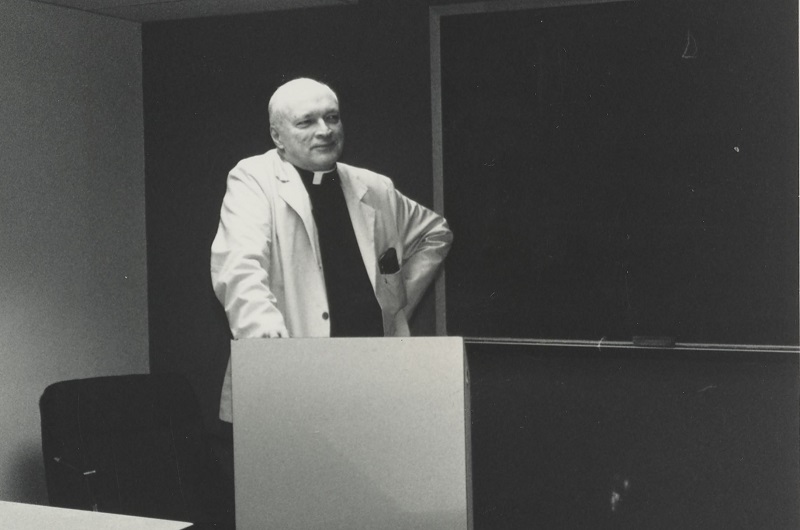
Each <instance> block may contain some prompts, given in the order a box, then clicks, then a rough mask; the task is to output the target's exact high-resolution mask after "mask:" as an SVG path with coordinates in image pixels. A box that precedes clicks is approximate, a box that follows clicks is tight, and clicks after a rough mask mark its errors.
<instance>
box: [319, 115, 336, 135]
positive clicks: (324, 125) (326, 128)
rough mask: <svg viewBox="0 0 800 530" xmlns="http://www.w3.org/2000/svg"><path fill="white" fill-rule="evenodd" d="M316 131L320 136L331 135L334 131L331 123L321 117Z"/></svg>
mask: <svg viewBox="0 0 800 530" xmlns="http://www.w3.org/2000/svg"><path fill="white" fill-rule="evenodd" d="M316 133H317V134H318V135H320V136H329V135H330V134H331V133H333V129H331V127H330V125H328V122H326V121H325V120H324V119H322V118H320V120H319V121H318V122H317V131H316Z"/></svg>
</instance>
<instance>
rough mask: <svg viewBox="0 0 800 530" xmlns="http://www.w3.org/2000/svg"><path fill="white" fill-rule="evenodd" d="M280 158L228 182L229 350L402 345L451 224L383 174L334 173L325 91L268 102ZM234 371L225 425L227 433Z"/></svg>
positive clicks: (329, 101) (339, 133)
mask: <svg viewBox="0 0 800 530" xmlns="http://www.w3.org/2000/svg"><path fill="white" fill-rule="evenodd" d="M269 122H270V135H271V137H272V140H273V143H274V144H275V149H273V150H270V151H268V152H267V153H265V154H262V155H258V156H255V157H252V158H247V159H245V160H242V161H241V162H239V164H237V166H236V167H235V168H233V170H231V172H230V174H229V175H228V187H227V191H226V193H225V198H224V200H223V203H222V209H221V211H220V222H219V228H218V231H217V235H216V238H215V239H214V243H213V244H212V247H211V277H212V283H213V287H214V292H215V293H216V295H217V297H218V298H219V300H220V302H221V303H222V305H223V306H224V307H225V311H226V314H227V316H228V323H229V325H230V328H231V332H232V334H233V337H234V338H235V339H240V338H259V337H261V338H286V337H369V336H407V335H409V328H408V319H409V318H410V316H411V315H412V314H413V312H414V309H415V308H416V306H417V304H418V303H419V301H420V299H421V298H422V295H423V294H424V293H425V291H426V290H427V289H428V287H429V286H430V284H431V283H432V281H433V279H434V276H435V274H436V272H437V270H438V269H439V267H440V265H441V264H442V261H443V260H444V259H445V257H446V255H447V252H448V250H449V248H450V244H451V242H452V238H453V236H452V233H451V232H450V230H449V228H448V226H447V222H446V221H445V220H444V219H443V218H442V217H441V216H439V215H438V214H436V213H434V212H433V211H431V210H429V209H428V208H425V207H424V206H421V205H420V204H418V203H416V202H414V201H413V200H411V199H409V198H408V197H406V196H404V195H403V194H401V193H400V192H399V191H397V190H396V189H395V187H394V184H393V183H392V181H391V180H390V179H389V178H388V177H385V176H383V175H379V174H377V173H373V172H371V171H368V170H366V169H361V168H356V167H353V166H349V165H347V164H343V163H341V162H339V158H340V157H341V154H342V149H343V147H344V130H343V128H342V120H341V116H340V114H339V101H338V98H337V96H336V94H335V93H334V92H333V90H331V89H330V88H329V87H328V86H327V85H325V84H322V83H319V82H317V81H314V80H312V79H305V78H301V79H295V80H293V81H290V82H288V83H286V84H284V85H282V86H281V87H279V88H278V89H277V90H276V91H275V93H274V94H273V96H272V98H271V99H270V102H269ZM230 399H231V394H230V364H229V365H228V370H227V373H226V376H225V382H224V384H223V390H222V398H221V402H220V419H222V420H223V421H225V422H231V421H232V418H231V402H230Z"/></svg>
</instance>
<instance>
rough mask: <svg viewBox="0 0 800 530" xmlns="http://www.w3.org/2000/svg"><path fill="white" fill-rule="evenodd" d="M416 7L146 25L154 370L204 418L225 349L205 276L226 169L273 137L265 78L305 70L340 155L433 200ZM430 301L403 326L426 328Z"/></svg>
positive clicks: (273, 81) (423, 12) (421, 30)
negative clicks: (328, 90)
mask: <svg viewBox="0 0 800 530" xmlns="http://www.w3.org/2000/svg"><path fill="white" fill-rule="evenodd" d="M427 16H428V12H427V6H424V5H422V4H421V3H420V4H419V5H418V4H417V3H412V2H406V3H404V4H403V6H402V10H401V8H400V7H395V4H394V3H392V2H386V3H381V5H380V6H377V5H373V4H372V3H370V2H365V3H361V4H359V5H357V6H343V7H334V8H315V9H303V10H296V11H286V12H275V13H267V14H261V15H248V16H235V17H217V18H208V19H197V20H185V21H172V22H163V23H148V24H145V25H144V27H143V30H142V35H143V37H142V39H143V82H144V120H145V158H146V201H147V204H146V208H147V242H148V249H147V253H148V278H149V287H148V294H149V320H150V348H151V369H152V371H154V372H160V371H170V370H176V371H180V372H183V373H185V374H187V375H188V376H189V377H190V379H191V380H192V382H193V383H194V386H195V388H196V389H197V391H198V394H199V397H200V399H201V402H202V406H203V409H204V410H205V411H206V418H207V420H208V421H209V422H211V420H213V418H214V417H215V414H216V410H215V409H216V406H217V400H218V394H219V387H220V385H221V378H222V374H223V372H224V367H225V363H226V360H227V356H228V355H229V343H228V341H229V337H228V331H227V323H226V321H225V317H224V314H223V312H222V311H221V308H220V307H219V304H218V303H217V301H216V299H215V297H214V294H213V292H212V289H211V280H210V276H209V249H210V245H211V241H212V240H213V237H214V234H215V231H216V227H217V222H218V219H219V206H220V203H221V201H222V197H223V194H224V191H225V179H226V176H227V173H228V171H229V170H230V169H231V168H232V167H233V166H234V165H235V164H236V162H237V161H238V160H240V159H242V158H245V157H247V156H251V155H254V154H258V153H262V152H264V151H266V150H267V149H268V148H271V147H272V145H271V141H270V139H269V132H268V124H267V111H266V109H267V102H268V100H269V97H270V95H271V94H272V92H273V91H274V90H275V88H277V86H279V85H280V84H281V83H282V82H284V81H287V80H289V79H292V78H294V77H298V76H309V77H314V78H317V79H320V80H323V81H325V82H327V83H329V84H330V85H331V86H332V87H333V88H334V90H336V91H337V93H338V95H339V99H340V102H341V108H342V119H343V123H344V126H345V134H346V146H345V153H344V156H343V159H342V160H343V161H344V162H347V163H350V164H354V165H358V166H363V167H367V168H370V169H373V170H375V171H378V172H381V173H384V174H386V175H388V176H390V177H392V178H393V179H394V181H395V184H396V185H397V187H398V189H400V190H401V191H402V192H404V193H405V194H406V195H408V196H410V197H412V198H414V199H416V200H418V201H420V202H421V203H423V204H426V205H428V206H432V169H431V164H432V161H431V160H432V156H431V132H430V123H431V119H430V81H429V77H430V75H429V55H428V54H429V51H428V19H427ZM432 302H433V297H432V296H431V295H430V293H429V295H428V297H427V298H426V300H425V301H424V303H423V305H422V306H421V307H420V310H419V311H418V313H417V315H415V318H414V320H413V321H412V332H413V333H414V334H417V335H432V334H434V331H435V327H434V322H433V303H432Z"/></svg>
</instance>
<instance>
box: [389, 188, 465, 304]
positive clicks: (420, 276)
mask: <svg viewBox="0 0 800 530" xmlns="http://www.w3.org/2000/svg"><path fill="white" fill-rule="evenodd" d="M392 191H393V193H394V196H395V201H396V210H395V211H396V216H397V229H398V232H399V236H400V238H401V240H402V242H403V243H402V244H403V256H402V263H401V270H402V273H403V281H404V283H405V288H406V296H407V298H408V303H407V304H406V307H405V313H406V316H407V317H408V318H410V317H411V315H412V314H413V313H414V310H415V309H416V308H417V304H419V301H420V300H421V299H422V295H424V294H425V291H426V290H427V289H428V287H429V286H430V284H431V283H432V282H433V280H434V278H435V277H436V273H437V271H438V270H439V267H440V266H441V264H442V262H443V261H444V259H445V257H447V253H448V252H449V251H450V245H451V244H452V241H453V233H452V232H451V231H450V228H449V227H448V225H447V221H446V220H445V219H444V218H443V217H442V216H441V215H439V214H437V213H436V212H434V211H432V210H430V209H428V208H426V207H424V206H422V205H421V204H419V203H417V202H415V201H413V200H411V199H409V198H408V197H406V196H405V195H403V194H402V193H400V192H399V191H397V190H396V189H394V188H392Z"/></svg>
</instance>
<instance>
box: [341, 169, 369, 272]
mask: <svg viewBox="0 0 800 530" xmlns="http://www.w3.org/2000/svg"><path fill="white" fill-rule="evenodd" d="M337 171H338V173H339V178H340V179H341V181H342V190H343V191H344V199H345V202H346V203H347V211H348V212H349V213H350V221H351V222H352V223H353V231H354V232H355V234H356V241H357V242H358V249H359V250H360V251H361V259H363V260H364V266H365V267H366V269H367V274H369V281H370V282H372V287H373V288H374V287H375V268H376V266H375V263H376V258H375V209H374V208H373V207H372V206H370V205H369V204H367V203H366V202H364V196H365V195H366V194H367V186H366V184H364V183H363V182H361V180H360V179H359V178H358V177H357V176H356V175H353V174H351V173H350V172H349V171H348V169H347V168H346V167H345V166H343V165H342V164H337Z"/></svg>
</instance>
